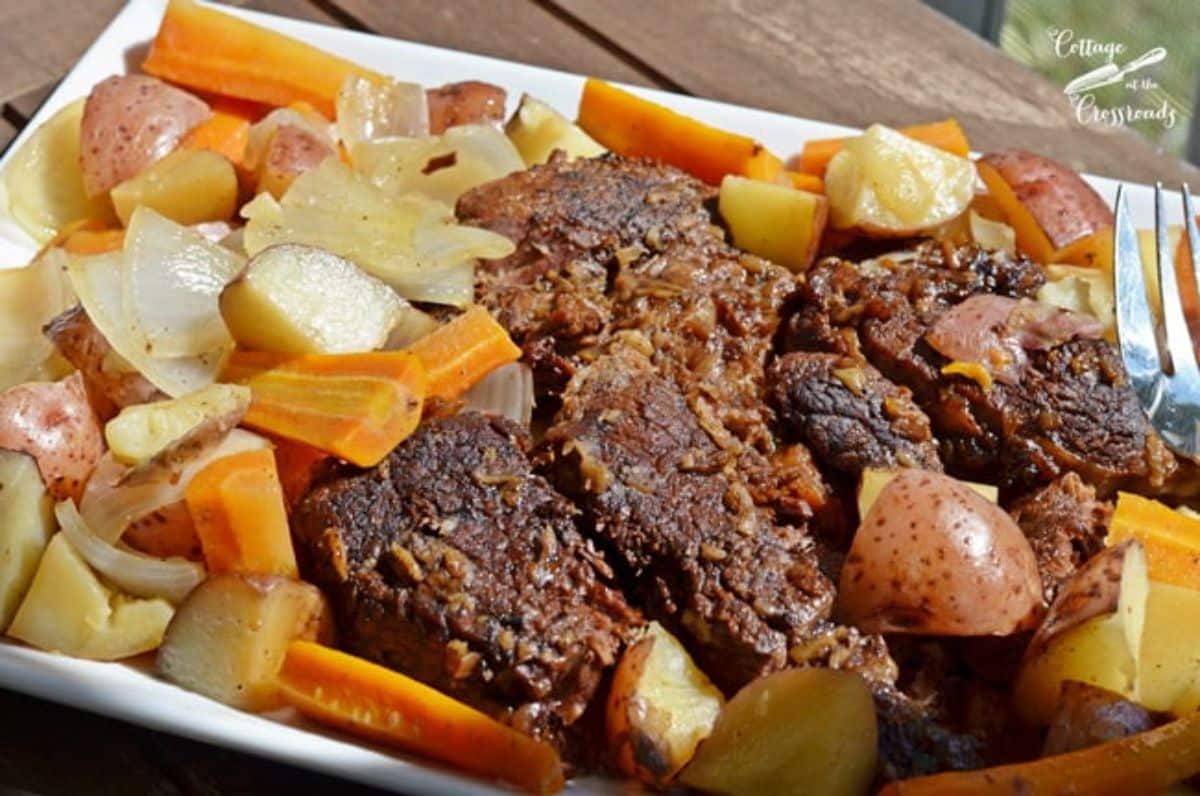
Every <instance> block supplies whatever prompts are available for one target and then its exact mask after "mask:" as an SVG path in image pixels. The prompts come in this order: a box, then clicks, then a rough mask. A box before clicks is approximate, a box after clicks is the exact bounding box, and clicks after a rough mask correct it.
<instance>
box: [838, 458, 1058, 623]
mask: <svg viewBox="0 0 1200 796" xmlns="http://www.w3.org/2000/svg"><path fill="white" fill-rule="evenodd" d="M1044 607H1045V606H1044V604H1043V602H1042V580H1041V577H1040V575H1039V574H1038V568H1037V560H1036V558H1035V557H1034V554H1033V550H1032V549H1031V548H1030V546H1029V542H1028V541H1027V540H1026V538H1025V535H1024V534H1023V533H1022V532H1021V529H1020V528H1018V527H1017V524H1016V523H1015V522H1013V519H1012V518H1011V517H1010V516H1009V515H1008V514H1007V513H1005V512H1004V511H1003V510H1002V509H1000V508H999V507H997V506H996V505H995V504H993V503H989V502H988V501H987V500H986V499H984V498H983V497H982V496H981V495H979V493H977V492H975V491H974V490H972V489H971V488H970V487H969V486H967V485H966V484H963V483H961V482H959V481H956V480H954V479H953V478H950V477H949V476H945V475H942V474H941V473H934V472H928V471H923V470H906V471H904V472H902V473H900V474H899V475H897V476H896V477H895V478H893V479H892V480H891V481H890V482H889V483H888V485H887V486H886V487H884V489H883V491H881V492H880V493H879V497H878V498H876V500H875V502H874V503H873V504H872V506H871V508H870V510H869V511H868V512H867V515H866V517H864V518H863V520H862V523H861V524H860V525H859V527H858V531H857V533H856V534H855V536H854V541H853V542H852V544H851V546H850V552H849V554H848V555H847V556H846V564H845V566H844V567H843V569H842V573H841V580H840V582H839V584H838V600H837V605H836V608H835V611H836V614H837V616H838V618H839V619H840V620H841V621H843V622H845V623H847V624H853V625H856V626H858V627H859V628H860V629H862V630H864V631H866V632H868V633H919V634H922V635H941V636H990V635H997V636H1004V635H1008V634H1010V633H1014V632H1016V631H1018V630H1024V629H1027V628H1030V627H1033V626H1034V625H1035V624H1036V623H1037V621H1038V620H1039V619H1040V618H1041V616H1042V613H1043V611H1044Z"/></svg>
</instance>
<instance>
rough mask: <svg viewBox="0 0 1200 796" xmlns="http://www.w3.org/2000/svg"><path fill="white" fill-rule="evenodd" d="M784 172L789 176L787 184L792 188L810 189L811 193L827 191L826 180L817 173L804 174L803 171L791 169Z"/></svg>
mask: <svg viewBox="0 0 1200 796" xmlns="http://www.w3.org/2000/svg"><path fill="white" fill-rule="evenodd" d="M783 174H784V177H786V178H787V182H786V183H785V184H787V185H789V186H791V187H792V188H796V189H797V190H801V191H808V192H809V193H819V194H824V193H825V180H823V179H821V178H820V177H818V176H816V175H815V174H804V173H803V172H799V171H790V170H787V171H784V172H783Z"/></svg>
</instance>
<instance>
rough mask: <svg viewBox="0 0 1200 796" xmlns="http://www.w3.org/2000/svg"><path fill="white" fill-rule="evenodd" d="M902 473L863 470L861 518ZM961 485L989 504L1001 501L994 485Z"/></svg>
mask: <svg viewBox="0 0 1200 796" xmlns="http://www.w3.org/2000/svg"><path fill="white" fill-rule="evenodd" d="M902 472H904V470H879V469H876V468H874V467H868V468H866V469H865V470H863V472H862V478H861V479H859V482H858V516H859V517H865V516H867V512H868V511H870V510H871V506H873V505H875V499H876V498H878V497H879V493H881V492H882V491H883V488H884V487H886V486H887V485H888V484H890V483H891V482H892V479H894V478H895V477H896V476H897V475H899V474H900V473H902ZM960 483H961V484H962V485H963V486H968V487H970V488H971V489H973V490H975V491H976V492H978V493H979V495H980V497H982V498H983V499H984V500H986V501H988V502H989V503H996V502H998V501H999V499H1000V490H999V489H997V488H996V487H995V486H993V485H992V484H977V483H974V482H972V481H961V482H960Z"/></svg>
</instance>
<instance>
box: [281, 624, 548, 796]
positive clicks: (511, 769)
mask: <svg viewBox="0 0 1200 796" xmlns="http://www.w3.org/2000/svg"><path fill="white" fill-rule="evenodd" d="M278 682H279V689H280V693H281V694H282V695H283V698H284V699H285V700H287V701H288V702H289V703H290V704H291V705H292V706H294V707H295V708H296V709H297V710H299V711H300V712H301V713H304V714H305V715H307V716H309V717H311V718H313V719H316V720H318V721H321V722H324V723H327V724H330V725H332V726H334V727H337V728H339V729H342V730H346V731H348V732H351V733H355V734H358V735H361V736H363V737H366V738H369V739H371V740H373V741H379V742H382V743H385V744H391V745H393V746H398V747H400V748H402V749H405V750H409V751H413V752H417V753H419V754H424V755H428V756H429V757H432V758H435V759H437V760H441V761H444V762H446V763H450V764H451V765H455V766H458V767H460V768H463V769H465V770H467V771H470V772H471V773H473V774H477V775H479V776H481V777H487V778H489V779H499V780H503V781H505V782H508V783H511V784H513V785H516V786H517V787H520V788H523V789H525V790H527V791H530V792H532V793H555V792H557V791H559V790H561V789H562V787H563V784H564V783H563V771H562V762H561V761H560V760H559V757H558V753H557V752H555V751H554V748H553V747H552V746H550V745H549V744H547V743H544V742H542V741H538V740H535V739H533V738H530V737H529V736H527V735H524V734H522V733H520V732H517V731H516V730H514V729H512V728H511V727H506V726H505V725H503V724H501V723H500V722H498V721H496V720H495V719H492V718H490V717H489V716H486V715H484V714H483V713H480V712H479V711H477V710H475V709H474V708H471V707H468V706H466V705H464V704H462V703H461V702H458V701H456V700H454V699H451V698H450V697H448V696H446V695H445V694H442V693H440V692H438V691H435V690H434V689H432V688H430V687H429V686H426V685H423V684H421V683H419V682H417V681H416V680H413V679H411V678H409V677H405V676H404V675H402V674H399V673H398V672H394V671H392V670H390V669H385V668H383V667H382V666H376V665H375V664H373V663H369V662H367V661H364V660H362V659H361V658H356V657H354V656H353V655H347V654H346V653H344V652H338V651H337V650H334V649H330V648H329V647H323V646H321V645H320V644H314V643H312V642H310V641H293V642H292V643H291V644H290V645H289V646H288V651H287V657H286V658H285V659H284V662H283V668H282V669H281V670H280V672H279V680H278Z"/></svg>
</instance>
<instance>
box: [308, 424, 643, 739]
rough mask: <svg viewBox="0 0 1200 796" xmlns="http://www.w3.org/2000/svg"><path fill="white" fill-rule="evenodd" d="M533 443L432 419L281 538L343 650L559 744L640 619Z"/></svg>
mask: <svg viewBox="0 0 1200 796" xmlns="http://www.w3.org/2000/svg"><path fill="white" fill-rule="evenodd" d="M528 444H529V438H528V436H527V434H526V432H525V431H524V430H522V429H521V428H519V427H518V426H517V425H515V424H513V423H511V422H509V421H507V420H504V419H502V418H497V417H491V416H485V415H481V414H478V413H465V414H460V415H456V416H454V417H449V418H443V419H437V420H432V421H427V422H426V423H424V424H422V425H421V427H420V428H419V429H418V430H417V432H416V433H415V434H414V435H413V436H412V437H410V438H409V439H408V440H406V441H405V442H403V443H401V444H400V446H399V447H397V448H396V450H394V451H393V452H392V453H391V454H390V455H389V456H388V457H387V458H386V459H384V461H383V462H382V463H380V464H379V465H378V466H376V467H375V468H373V469H371V470H367V471H366V472H363V473H361V474H356V475H350V476H346V477H342V478H338V479H335V480H333V481H330V482H328V483H326V484H324V485H322V486H319V487H317V488H316V489H315V490H313V491H312V492H311V493H310V494H309V495H308V496H307V497H306V498H305V499H304V500H303V501H302V502H301V504H300V505H299V507H298V508H297V509H296V512H295V514H294V515H293V517H292V528H293V533H294V535H295V537H296V542H297V554H298V557H299V559H300V563H301V567H302V570H303V571H304V573H305V577H306V578H307V579H308V580H311V581H312V582H313V583H315V584H316V585H318V586H320V587H321V589H322V590H323V591H324V592H325V594H326V595H327V596H328V597H329V599H330V600H331V602H332V604H333V607H334V611H335V613H336V615H337V619H338V629H339V632H340V634H341V643H342V645H343V646H344V647H345V648H346V649H348V650H350V651H351V652H353V653H355V654H357V655H361V656H363V657H365V658H367V659H369V660H373V661H376V662H378V663H382V664H384V665H386V666H389V667H391V668H393V669H396V670H397V671H400V672H404V673H406V674H408V675H410V676H412V677H414V678H416V679H418V680H420V681H422V682H424V683H428V684H430V685H432V686H434V687H435V688H438V689H440V690H442V691H445V692H446V693H448V694H450V695H451V696H453V697H455V698H457V699H461V700H463V701H465V702H467V703H468V704H470V705H473V706H475V707H477V708H480V709H481V710H484V711H485V712H488V713H490V714H492V715H494V716H498V717H500V718H503V719H505V720H507V721H509V722H511V723H512V724H513V725H514V726H516V727H518V728H520V729H522V730H525V731H527V732H530V733H531V734H534V735H540V736H542V737H547V738H549V739H551V740H556V741H561V735H562V731H563V729H564V728H565V727H569V726H570V725H571V724H573V723H574V722H575V721H576V720H577V719H578V718H579V717H580V715H581V714H582V713H583V711H584V709H585V708H586V707H587V705H588V704H589V702H590V701H591V699H592V696H593V694H594V693H595V691H596V688H597V686H598V685H599V682H600V679H601V677H602V676H603V674H604V672H605V671H606V670H607V669H608V668H609V667H610V666H612V665H613V663H614V662H615V660H616V657H617V655H618V653H619V652H620V649H621V647H622V646H623V644H624V643H625V641H627V640H628V638H629V637H630V635H631V633H632V631H633V629H634V628H636V627H637V626H638V625H639V624H640V617H639V616H638V614H637V613H636V612H635V611H633V610H632V609H630V607H629V606H628V605H627V604H626V603H625V600H624V598H623V597H622V596H621V595H620V593H619V592H617V591H614V590H613V589H611V588H610V587H609V586H607V585H606V581H607V580H608V577H609V575H610V573H609V569H608V566H607V565H606V564H605V563H604V560H603V558H602V556H601V555H600V554H599V553H597V552H596V551H595V550H594V549H592V548H591V546H590V545H589V544H588V543H586V542H585V541H584V540H583V538H582V537H580V535H579V533H578V532H577V531H576V529H575V525H574V522H573V521H572V515H573V514H574V513H575V510H574V508H573V507H572V506H571V504H570V503H568V502H567V501H566V500H565V499H564V498H563V497H562V496H561V495H559V494H558V493H557V492H555V491H554V490H553V489H551V488H550V486H549V485H548V484H547V483H546V481H545V480H544V479H543V478H542V477H541V476H538V475H535V474H533V473H532V472H531V471H530V467H529V462H528V460H527V459H526V456H525V449H526V447H527V446H528Z"/></svg>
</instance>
